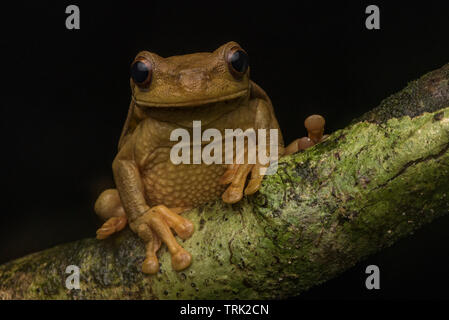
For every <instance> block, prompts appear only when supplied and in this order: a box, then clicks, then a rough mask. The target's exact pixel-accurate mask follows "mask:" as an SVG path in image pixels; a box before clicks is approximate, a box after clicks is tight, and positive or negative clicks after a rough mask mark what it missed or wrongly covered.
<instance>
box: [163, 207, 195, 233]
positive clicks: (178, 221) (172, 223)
mask: <svg viewBox="0 0 449 320" xmlns="http://www.w3.org/2000/svg"><path fill="white" fill-rule="evenodd" d="M155 209H156V210H157V211H158V212H159V214H160V215H161V216H162V217H163V219H164V220H165V221H166V222H167V224H168V225H169V227H170V228H172V229H173V230H175V232H176V234H177V235H178V236H179V237H180V238H181V239H183V240H185V239H188V238H190V236H191V235H192V234H193V231H194V226H193V223H192V222H191V221H190V220H188V219H186V218H184V217H182V216H180V215H179V214H178V212H183V211H185V210H187V208H172V209H169V208H167V207H166V206H164V205H160V206H157V207H155Z"/></svg>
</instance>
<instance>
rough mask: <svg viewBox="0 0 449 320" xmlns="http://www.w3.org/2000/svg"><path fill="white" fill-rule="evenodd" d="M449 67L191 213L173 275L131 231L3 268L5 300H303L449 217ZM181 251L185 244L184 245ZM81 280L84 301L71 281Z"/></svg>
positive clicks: (166, 259) (0, 279) (0, 281)
mask: <svg viewBox="0 0 449 320" xmlns="http://www.w3.org/2000/svg"><path fill="white" fill-rule="evenodd" d="M448 80H449V64H446V65H445V66H443V67H442V68H441V69H438V70H436V71H433V72H431V73H429V74H427V75H425V76H423V77H421V78H420V79H419V80H416V81H413V82H411V83H410V84H409V85H408V86H407V87H406V88H405V89H403V90H402V91H400V92H399V93H397V94H394V95H392V96H391V97H389V98H387V99H385V100H384V101H383V102H382V103H381V104H380V106H379V107H377V108H375V109H374V110H372V111H371V112H369V113H367V114H365V115H364V116H362V117H361V118H359V119H357V120H354V121H353V122H352V124H351V125H349V126H348V127H346V128H345V129H342V130H339V131H337V132H335V133H333V134H332V135H331V136H330V137H329V139H327V140H326V141H325V142H323V143H321V144H319V145H317V146H315V147H313V148H311V149H309V150H307V151H305V152H301V153H297V154H294V155H292V156H289V157H285V158H283V159H281V161H280V163H279V168H278V171H277V173H276V174H275V175H273V176H268V177H266V178H265V179H264V181H263V185H262V188H261V190H260V191H259V192H258V193H257V194H255V195H254V196H251V197H248V198H245V199H244V200H243V201H241V202H240V203H238V204H235V205H226V204H224V203H222V202H221V201H217V202H215V203H210V204H206V205H203V206H201V207H199V208H196V209H194V210H192V211H190V212H188V213H186V216H187V218H189V219H190V220H191V221H193V223H194V224H195V230H196V231H195V233H194V234H193V236H192V237H191V238H190V239H188V240H186V241H182V245H183V246H184V247H185V248H186V249H187V250H188V251H189V252H191V254H192V256H193V263H192V265H191V266H190V267H189V268H188V269H186V270H185V271H182V272H175V271H173V270H172V267H171V261H170V255H169V253H168V252H167V250H166V248H165V246H163V247H162V248H161V250H160V252H159V257H160V262H161V264H162V265H161V270H160V272H159V273H158V274H157V275H155V276H148V275H145V274H143V273H142V272H141V271H140V266H141V263H142V261H143V259H144V246H143V243H142V241H141V240H140V239H138V238H137V237H136V236H135V235H134V234H133V233H131V232H130V231H129V230H128V229H126V230H124V231H122V232H121V233H119V234H117V235H115V236H113V237H111V238H110V239H107V240H104V241H98V240H96V239H85V240H80V241H76V242H73V243H68V244H64V245H60V246H57V247H55V248H52V249H48V250H45V251H42V252H37V253H34V254H31V255H28V256H26V257H23V258H21V259H17V260H15V261H12V262H9V263H6V264H4V265H2V266H0V298H3V299H236V298H238V299H262V298H263V299H271V298H285V297H290V296H296V295H298V294H299V293H301V292H303V291H305V290H307V289H309V288H310V287H312V286H314V285H317V284H319V283H322V282H324V281H326V280H328V279H331V278H333V277H335V276H336V275H338V274H340V273H342V272H343V271H345V270H346V269H348V268H350V267H351V266H353V265H354V264H355V263H356V262H358V261H360V260H361V259H363V258H364V257H366V256H368V255H370V254H372V253H374V252H376V251H378V250H380V249H381V248H383V247H386V246H389V245H391V244H393V243H394V242H395V241H396V240H398V239H399V238H401V237H404V236H406V235H408V234H410V233H411V232H413V231H414V230H416V229H417V228H419V227H420V226H422V225H424V224H426V223H429V222H431V221H432V220H434V219H435V218H437V217H439V216H442V215H444V214H447V213H448V212H449V151H448V150H449V83H448ZM179 241H181V240H179ZM68 265H76V266H79V268H80V286H81V288H80V289H79V290H76V289H74V290H69V289H67V288H66V286H65V281H66V278H67V276H69V274H66V273H65V270H66V267H67V266H68Z"/></svg>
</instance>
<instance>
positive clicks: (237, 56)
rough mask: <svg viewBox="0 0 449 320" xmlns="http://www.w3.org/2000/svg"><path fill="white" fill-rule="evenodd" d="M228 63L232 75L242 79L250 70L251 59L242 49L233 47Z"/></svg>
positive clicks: (228, 56) (229, 53)
mask: <svg viewBox="0 0 449 320" xmlns="http://www.w3.org/2000/svg"><path fill="white" fill-rule="evenodd" d="M227 62H228V67H229V71H230V72H231V74H232V75H233V76H234V77H235V78H237V79H240V78H242V77H243V75H244V74H245V72H246V70H248V66H249V59H248V54H247V53H246V52H245V51H244V50H243V49H242V48H240V47H237V46H235V47H232V48H231V49H230V50H229V52H228V55H227Z"/></svg>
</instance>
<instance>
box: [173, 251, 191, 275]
mask: <svg viewBox="0 0 449 320" xmlns="http://www.w3.org/2000/svg"><path fill="white" fill-rule="evenodd" d="M171 263H172V266H173V269H174V270H175V271H181V270H184V269H185V268H187V267H188V266H190V264H191V263H192V256H191V255H190V253H188V252H187V251H186V250H185V249H183V248H181V250H179V251H178V252H176V253H174V254H173V255H172V257H171Z"/></svg>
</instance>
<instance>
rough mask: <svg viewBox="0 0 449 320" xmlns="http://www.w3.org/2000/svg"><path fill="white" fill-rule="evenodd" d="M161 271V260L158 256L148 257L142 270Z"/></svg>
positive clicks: (150, 272)
mask: <svg viewBox="0 0 449 320" xmlns="http://www.w3.org/2000/svg"><path fill="white" fill-rule="evenodd" d="M158 271H159V261H158V260H157V257H156V256H155V255H154V256H150V257H146V258H145V260H144V261H143V263H142V272H143V273H146V274H156V273H157V272H158Z"/></svg>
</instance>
